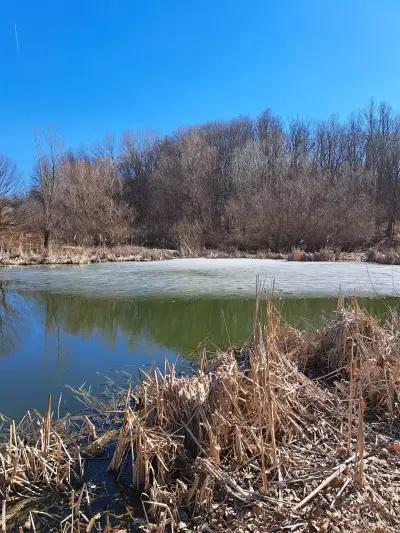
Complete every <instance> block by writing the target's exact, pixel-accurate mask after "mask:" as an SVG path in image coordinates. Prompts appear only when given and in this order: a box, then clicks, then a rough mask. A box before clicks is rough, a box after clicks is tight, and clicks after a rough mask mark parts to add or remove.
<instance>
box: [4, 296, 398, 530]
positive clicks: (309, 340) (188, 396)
mask: <svg viewBox="0 0 400 533" xmlns="http://www.w3.org/2000/svg"><path fill="white" fill-rule="evenodd" d="M266 306H267V317H268V319H267V321H266V323H265V324H261V323H260V321H259V320H258V318H256V319H255V325H254V337H253V339H252V341H251V343H250V344H249V345H248V346H247V347H245V348H243V349H242V350H235V349H234V348H232V349H230V350H228V351H227V352H218V353H216V354H214V355H213V356H212V357H207V354H206V353H203V354H202V357H201V359H200V362H199V365H198V368H197V370H196V371H195V372H194V373H193V374H192V375H185V376H177V372H176V368H175V367H174V366H173V365H169V364H168V363H167V362H166V363H165V367H164V369H163V370H160V369H158V368H154V369H152V371H151V372H149V373H143V379H142V380H141V382H140V383H139V384H138V386H137V387H136V388H134V389H130V388H129V389H128V390H125V391H119V392H118V394H117V395H114V396H113V397H112V398H110V399H107V400H106V401H103V400H100V399H97V398H93V397H92V396H91V395H90V394H89V393H87V392H85V391H83V390H81V389H80V390H79V391H77V392H78V394H79V396H80V397H81V398H82V399H83V400H84V402H85V403H86V404H87V405H88V413H90V414H86V415H82V417H74V420H75V422H73V423H71V422H70V421H69V420H65V419H64V420H61V421H56V422H55V423H52V422H51V416H50V415H49V413H50V409H49V410H48V412H47V415H46V416H45V417H44V418H43V419H37V420H36V421H35V420H33V421H32V420H31V417H29V416H28V418H27V417H25V419H24V422H23V424H22V426H21V425H19V426H18V427H15V425H13V424H11V426H10V431H9V433H8V435H7V439H6V441H5V443H4V444H3V445H2V448H1V459H0V493H1V496H2V498H3V499H4V498H5V500H4V501H5V502H6V503H5V504H3V507H4V509H3V526H4V527H3V528H4V529H6V528H10V527H14V526H15V525H21V523H22V524H24V523H26V520H27V510H26V509H24V507H23V506H22V507H21V511H20V513H19V515H18V517H17V516H16V515H15V514H10V513H9V511H8V510H7V509H9V508H10V506H11V502H12V505H18V503H19V502H23V501H24V500H26V499H27V498H28V497H33V498H37V497H38V496H37V494H43V493H45V492H46V491H51V492H52V493H54V492H55V493H57V494H58V493H60V494H64V493H69V495H71V493H72V494H74V495H75V496H74V498H73V501H74V502H75V503H73V504H72V505H69V506H67V507H66V509H65V510H64V515H63V516H62V517H60V523H61V529H62V528H64V529H63V530H64V531H79V528H80V530H81V531H83V530H85V529H86V531H90V530H93V531H95V530H97V531H99V530H101V528H103V530H104V528H105V524H107V522H104V520H106V518H105V517H108V518H107V520H109V522H108V524H110V518H109V512H108V511H107V510H106V509H105V508H104V509H102V510H101V512H97V513H96V512H95V511H94V509H93V508H92V506H91V498H93V496H91V495H90V494H89V493H90V490H93V492H96V489H90V490H89V485H88V484H87V483H86V484H85V481H84V477H82V464H83V462H82V460H81V459H80V457H81V456H83V457H85V458H86V462H88V461H90V460H91V459H90V457H93V456H96V457H97V456H99V455H104V454H105V453H106V452H105V449H106V447H107V446H109V445H110V443H111V448H112V452H111V453H110V455H109V458H110V459H109V460H107V464H108V470H109V472H110V473H112V475H113V476H114V477H115V479H118V480H119V481H120V482H121V483H122V482H123V483H125V486H126V487H129V486H132V487H133V488H134V490H135V492H136V494H137V495H141V502H142V506H143V515H142V516H143V523H142V526H141V527H142V528H143V529H145V530H147V531H157V532H161V531H227V530H230V531H265V532H267V531H270V532H272V531H316V532H317V531H327V532H328V531H332V532H338V531H342V532H348V531H354V532H355V531H375V532H378V531H379V532H380V531H385V532H386V531H393V532H394V531H398V530H399V528H400V442H399V441H398V440H396V439H397V438H398V437H399V425H398V422H399V402H398V393H399V380H400V363H399V349H400V337H399V334H398V329H397V324H396V323H392V324H390V325H389V324H387V325H385V326H382V325H380V324H379V323H378V322H377V321H376V320H375V319H374V318H373V317H371V316H369V315H368V314H367V313H366V312H365V311H363V310H362V309H360V308H359V306H358V305H357V302H356V301H353V303H352V305H351V306H349V307H344V305H343V302H342V301H341V299H339V302H338V310H337V313H336V314H335V316H334V317H333V318H332V320H331V321H329V322H328V323H326V325H325V326H324V327H323V328H321V329H320V330H317V331H311V332H307V333H303V332H300V331H297V330H295V329H293V328H290V327H288V326H287V325H286V324H285V323H284V322H283V321H282V319H281V318H280V316H279V315H278V313H277V312H276V311H275V309H274V305H273V300H272V299H271V298H269V299H268V300H267V302H266ZM78 420H80V422H78ZM27 421H28V422H27ZM27 423H28V424H29V427H30V425H32V426H33V427H32V430H31V431H32V436H29V435H30V431H28V430H27V429H26V424H27ZM25 435H27V436H25ZM34 435H36V437H34ZM82 479H83V481H82ZM21 480H22V481H21ZM81 491H83V492H81ZM85 491H86V492H85ZM31 493H32V494H31ZM78 494H82V495H84V496H82V495H81V496H79V497H78ZM79 498H80V500H79V506H77V503H76V502H77V501H78V499H79ZM69 501H71V498H70V500H69ZM125 504H126V510H125V513H122V515H121V516H122V518H121V516H120V518H119V520H120V523H121V524H128V525H127V526H126V525H125V526H124V527H132V523H133V522H132V520H133V516H135V517H136V519H137V518H138V515H137V513H136V514H133V512H132V507H131V504H130V503H129V499H128V500H125ZM37 509H40V507H39V505H36V510H37ZM46 512H48V514H50V511H46ZM33 516H34V515H33V514H32V511H30V514H29V515H28V518H29V517H33ZM35 517H36V520H37V514H36V515H35ZM40 519H41V521H42V522H41V523H44V524H45V523H46V521H45V520H44V518H43V516H41V517H40ZM48 520H50V519H48ZM136 523H138V522H136ZM36 527H37V528H38V526H36ZM44 527H45V526H44ZM107 527H108V526H107ZM110 527H111V526H110ZM121 527H122V526H121ZM44 530H46V529H44ZM47 530H48V529H47Z"/></svg>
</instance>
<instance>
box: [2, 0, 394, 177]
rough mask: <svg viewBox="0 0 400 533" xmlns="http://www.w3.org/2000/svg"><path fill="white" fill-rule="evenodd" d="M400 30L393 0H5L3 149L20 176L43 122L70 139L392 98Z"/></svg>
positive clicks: (320, 112)
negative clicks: (34, 134)
mask: <svg viewBox="0 0 400 533" xmlns="http://www.w3.org/2000/svg"><path fill="white" fill-rule="evenodd" d="M15 25H16V27H17V35H18V43H19V50H18V49H17V43H16V39H15V33H14V27H15ZM399 28H400V1H399V0H330V1H328V0H301V1H300V0H264V1H261V0H247V1H245V0H230V1H229V0H213V1H211V0H201V1H200V0H196V1H195V0H186V1H183V0H182V1H181V0H141V1H136V0H79V1H77V0H57V1H55V0H36V1H31V0H24V1H21V0H12V1H11V0H0V152H3V153H5V154H6V155H8V156H9V157H12V158H13V159H14V160H15V161H16V162H17V164H18V166H19V168H20V170H21V171H22V172H23V173H24V176H25V178H26V180H28V179H29V177H30V174H31V169H32V165H33V162H34V158H35V148H34V136H33V131H34V128H35V127H36V128H42V127H44V126H46V125H49V124H51V125H56V126H57V127H58V129H59V130H60V132H61V133H62V135H63V137H64V139H65V144H66V146H67V147H71V148H78V147H80V146H82V145H87V144H90V143H92V142H94V141H96V140H99V139H101V138H102V137H103V135H104V134H105V133H106V132H111V133H114V134H115V135H117V136H119V135H120V134H121V133H122V132H123V131H124V130H125V129H128V128H130V129H138V130H157V131H159V132H161V133H166V132H170V131H173V130H174V129H175V128H177V127H179V126H185V125H189V124H196V123H202V122H205V121H208V120H214V119H229V118H233V117H235V116H238V115H250V116H253V117H254V116H257V115H258V114H259V113H260V112H261V111H262V110H264V109H266V108H267V107H269V108H271V109H272V110H273V111H275V112H277V113H279V114H281V115H282V116H283V117H293V116H297V115H300V116H304V117H306V118H308V119H317V118H324V117H327V116H328V115H329V114H330V113H332V112H336V113H337V114H338V115H339V116H340V117H345V116H346V115H347V114H348V113H349V112H350V111H352V110H354V109H358V108H360V107H363V106H364V105H365V104H366V103H368V101H369V100H370V98H371V97H373V98H375V99H376V100H387V101H389V102H390V103H392V105H393V107H394V108H397V109H399V110H400V68H399V67H400V31H399Z"/></svg>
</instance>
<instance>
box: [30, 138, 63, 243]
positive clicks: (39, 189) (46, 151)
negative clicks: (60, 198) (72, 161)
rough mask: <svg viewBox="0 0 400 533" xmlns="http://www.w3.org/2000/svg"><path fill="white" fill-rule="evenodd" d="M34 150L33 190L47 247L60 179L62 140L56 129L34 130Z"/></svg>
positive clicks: (53, 221) (52, 226)
mask: <svg viewBox="0 0 400 533" xmlns="http://www.w3.org/2000/svg"><path fill="white" fill-rule="evenodd" d="M36 150H37V163H36V169H35V176H34V179H35V192H36V194H37V197H38V199H39V202H40V205H41V208H42V233H43V245H44V247H45V248H46V249H47V248H48V247H49V242H50V238H51V236H52V232H53V230H54V227H55V223H56V218H57V209H56V203H57V193H58V188H59V184H60V181H61V176H60V170H61V161H62V156H63V142H62V140H61V137H60V136H59V134H58V133H57V131H56V130H55V129H53V128H48V129H47V130H46V131H44V132H36Z"/></svg>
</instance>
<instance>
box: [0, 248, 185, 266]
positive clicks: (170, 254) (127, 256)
mask: <svg viewBox="0 0 400 533" xmlns="http://www.w3.org/2000/svg"><path fill="white" fill-rule="evenodd" d="M177 256H178V253H177V252H176V251H175V250H162V249H158V248H146V247H144V246H133V245H121V246H113V247H106V246H96V247H90V248H86V247H83V246H57V245H52V246H51V247H50V248H49V249H47V250H46V249H44V248H43V247H42V246H39V247H37V246H32V247H29V246H27V247H8V246H6V247H0V265H2V266H12V265H20V266H24V265H58V264H63V265H87V264H89V263H109V262H118V261H158V260H162V259H172V258H174V257H177Z"/></svg>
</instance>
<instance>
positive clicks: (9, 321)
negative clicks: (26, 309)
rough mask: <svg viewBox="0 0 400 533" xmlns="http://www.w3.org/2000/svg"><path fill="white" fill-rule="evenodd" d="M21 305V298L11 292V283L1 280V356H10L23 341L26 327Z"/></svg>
mask: <svg viewBox="0 0 400 533" xmlns="http://www.w3.org/2000/svg"><path fill="white" fill-rule="evenodd" d="M21 305H23V304H22V301H21V298H20V296H19V295H18V293H16V292H15V291H14V290H10V283H9V282H8V281H2V280H0V355H8V354H10V353H11V352H13V351H14V350H15V348H16V347H17V346H18V344H19V343H20V341H21V337H22V332H23V325H24V320H23V318H22V316H23V312H22V311H21Z"/></svg>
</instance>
